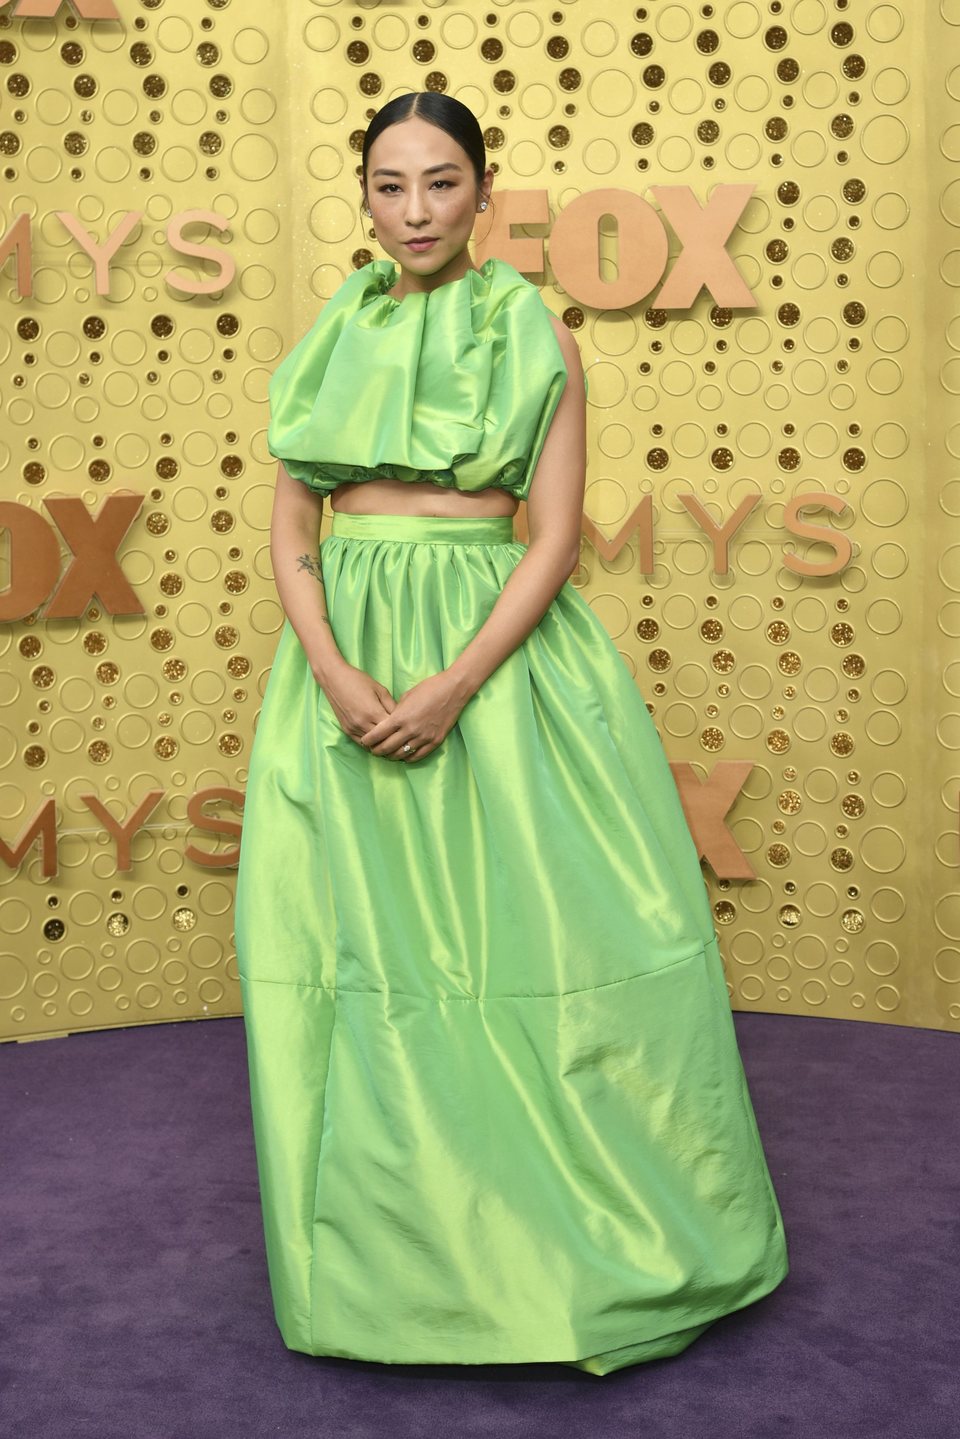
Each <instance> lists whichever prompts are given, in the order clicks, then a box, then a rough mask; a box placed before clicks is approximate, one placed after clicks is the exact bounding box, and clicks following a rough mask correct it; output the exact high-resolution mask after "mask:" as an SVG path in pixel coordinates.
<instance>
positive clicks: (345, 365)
mask: <svg viewBox="0 0 960 1439" xmlns="http://www.w3.org/2000/svg"><path fill="white" fill-rule="evenodd" d="M398 277H399V268H398V266H397V265H395V264H394V262H393V261H392V260H371V261H370V263H369V264H367V265H364V266H363V267H362V268H361V269H359V270H355V271H353V273H352V274H350V275H348V276H347V278H346V279H345V280H344V281H343V283H342V284H341V285H340V287H339V288H338V289H337V290H336V292H335V293H334V294H333V295H332V296H331V298H330V299H329V300H328V301H327V302H326V304H325V305H324V307H323V309H322V310H321V312H320V315H319V317H318V319H317V320H316V321H315V323H314V324H313V326H312V328H311V329H310V330H308V331H307V333H306V334H305V335H304V337H303V339H301V340H300V341H299V342H298V343H297V344H296V345H295V346H294V348H293V349H292V350H291V351H290V352H289V353H288V354H287V355H286V356H285V357H284V359H283V360H281V362H280V364H279V365H278V366H277V368H276V369H275V370H274V372H273V375H272V376H271V378H270V385H269V396H270V422H269V426H268V429H267V449H268V450H269V451H270V454H271V455H273V456H274V458H275V459H278V460H282V461H283V464H284V467H285V468H286V469H287V471H288V472H289V473H290V474H291V475H292V476H293V477H294V479H297V480H302V481H303V482H304V484H306V485H308V486H309V487H310V488H311V489H312V490H315V491H317V492H318V493H320V494H328V493H329V492H330V491H331V490H333V489H335V488H336V486H337V485H340V484H343V483H344V481H347V480H350V481H363V480H372V479H376V478H388V479H397V480H406V481H429V482H431V483H433V484H436V485H441V486H443V487H444V488H447V489H457V490H464V491H470V492H475V491H477V490H485V489H490V488H500V489H504V490H508V491H509V492H510V493H511V494H513V495H516V496H517V498H518V499H525V498H526V496H527V493H528V491H529V489H530V484H531V481H532V479H533V474H534V471H535V469H536V464H537V460H538V459H539V456H540V451H541V449H542V448H543V443H544V440H545V439H546V437H547V431H548V429H549V427H550V421H551V420H552V418H553V414H554V411H555V410H556V407H557V404H558V402H559V399H560V395H561V394H562V392H563V388H564V385H565V384H566V380H567V369H566V364H565V362H564V358H563V351H562V350H561V349H560V345H559V343H558V341H557V337H556V335H555V333H554V330H553V325H552V324H551V321H550V312H549V310H548V308H547V306H546V304H545V303H544V301H543V299H542V298H541V295H540V291H539V290H538V288H537V287H536V286H535V285H533V284H531V282H530V281H529V280H526V279H524V278H523V276H522V275H521V274H520V273H519V272H518V271H517V270H515V269H514V268H513V266H512V265H510V264H508V263H507V262H506V261H505V260H500V259H497V258H496V257H492V258H491V259H489V260H487V261H486V262H485V263H484V264H483V266H482V267H481V268H480V269H479V270H473V269H471V270H467V271H466V273H465V274H464V275H462V276H461V277H460V278H459V279H457V280H448V281H447V282H446V283H445V284H443V285H439V286H438V287H437V288H436V289H434V290H430V291H427V292H420V291H414V292H412V293H410V294H408V295H405V296H404V297H403V299H402V300H398V299H396V298H395V297H394V296H392V295H388V294H387V291H388V290H389V289H390V288H391V287H392V286H393V285H394V284H395V283H396V281H397V279H398Z"/></svg>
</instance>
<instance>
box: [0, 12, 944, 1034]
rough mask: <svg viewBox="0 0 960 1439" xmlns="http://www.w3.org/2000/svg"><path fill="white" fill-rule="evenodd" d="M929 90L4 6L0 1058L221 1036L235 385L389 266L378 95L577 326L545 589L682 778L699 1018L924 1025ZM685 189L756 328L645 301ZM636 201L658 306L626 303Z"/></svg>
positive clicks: (249, 587) (243, 620) (251, 439)
mask: <svg viewBox="0 0 960 1439" xmlns="http://www.w3.org/2000/svg"><path fill="white" fill-rule="evenodd" d="M113 10H115V11H116V13H117V16H118V18H110V16H111V11H113ZM44 14H46V15H47V16H48V17H49V18H36V17H38V16H43V15H44ZM958 56H960V0H939V3H937V4H930V5H923V6H920V5H913V6H907V5H906V4H905V3H900V4H889V3H877V4H874V3H870V0H849V3H843V0H836V3H833V4H831V3H827V0H786V3H782V4H781V3H770V4H760V3H754V0H720V3H717V4H714V5H694V4H688V3H683V4H680V3H667V0H651V3H649V4H647V5H643V6H638V7H631V6H626V5H624V6H606V7H598V6H595V5H592V4H589V3H584V0H570V3H556V4H551V5H547V4H539V3H535V4H530V3H522V0H517V3H493V0H488V3H485V4H479V3H478V4H466V5H464V4H459V5H453V4H442V3H434V4H430V3H412V0H411V3H402V0H395V3H381V4H376V3H370V4H366V5H357V4H346V3H337V0H330V3H322V0H288V3H285V4H283V5H277V6H268V5H263V6H260V7H251V6H249V5H246V4H240V3H238V0H234V3H231V0H207V3H202V0H115V5H111V4H110V3H109V0H88V3H87V4H86V5H83V4H80V3H79V0H77V3H76V4H75V5H74V4H70V3H67V4H63V5H60V6H59V7H58V6H57V4H56V0H19V5H18V4H17V3H13V4H7V5H5V6H0V75H2V82H3V87H4V97H5V104H4V110H3V114H2V117H0V153H2V163H3V170H4V180H5V185H4V192H3V212H2V219H3V231H4V234H5V242H4V251H3V254H4V263H3V284H2V288H3V299H4V305H3V329H2V347H3V348H2V355H0V360H2V367H3V380H4V384H3V390H2V397H3V416H4V426H3V431H2V434H0V469H2V472H3V476H4V481H5V483H4V488H3V491H2V500H0V504H2V512H0V513H2V521H3V524H4V526H6V529H7V533H6V535H5V538H4V543H3V547H2V565H3V569H4V577H3V585H4V586H5V587H6V594H5V595H4V596H3V603H4V612H3V618H4V624H3V626H2V631H0V642H2V647H3V665H2V678H0V688H2V696H3V705H4V717H3V721H2V731H0V736H2V737H0V767H2V776H0V839H2V845H3V848H2V854H3V858H4V860H5V864H4V866H3V870H2V876H3V892H2V895H0V920H2V925H0V929H2V939H0V1036H2V1037H3V1038H7V1039H10V1038H13V1039H28V1038H39V1037H44V1036H50V1035H55V1034H64V1033H68V1032H72V1031H77V1030H83V1029H97V1028H103V1027H107V1026H117V1025H130V1024H142V1023H154V1022H157V1021H161V1020H177V1019H184V1018H190V1017H196V1018H201V1017H215V1016H223V1015H235V1014H238V1013H239V1012H240V997H239V986H238V982H237V972H236V961H235V955H234V951H233V934H232V924H231V914H232V900H233V886H234V882H235V877H236V859H237V837H238V828H239V819H240V816H241V812H242V795H243V786H244V782H245V778H246V765H247V762H248V757H249V753H250V746H251V741H252V738H253V734H254V730H255V724H256V716H257V710H258V705H259V702H260V699H261V697H262V694H263V690H264V686H265V684H266V680H267V676H268V673H269V666H270V662H271V657H272V654H273V651H274V648H275V645H276V642H277V638H278V634H279V630H280V628H281V625H282V622H283V615H282V612H281V610H280V607H279V604H278V601H277V597H276V592H275V589H274V587H273V583H272V579H271V573H270V563H269V551H268V542H269V519H270V506H271V499H272V487H273V482H274V471H275V465H274V463H273V461H272V460H271V459H270V457H269V455H268V453H267V450H266V446H265V431H266V423H267V408H266V392H267V381H268V379H269V377H270V374H271V372H272V370H273V368H274V367H275V365H276V363H277V362H278V360H279V359H280V357H281V356H282V354H283V353H284V352H285V351H286V350H287V349H288V348H289V347H290V346H291V345H292V344H293V343H294V342H295V341H296V340H297V339H298V338H299V337H300V336H301V335H302V334H303V333H304V331H305V330H306V329H307V327H308V326H309V325H310V324H311V323H312V321H313V319H314V318H315V316H316V314H317V313H318V311H319V309H320V306H321V305H322V303H323V301H324V300H325V299H326V298H327V297H328V296H329V295H331V294H332V293H333V291H334V290H335V289H336V287H337V285H338V284H339V282H340V281H341V279H342V278H343V277H344V275H345V274H347V273H348V272H349V270H350V269H351V267H352V266H354V265H357V264H362V263H364V261H365V260H367V259H369V258H371V257H372V256H378V255H380V254H381V253H382V252H381V251H379V250H378V248H377V247H376V244H375V241H374V240H373V238H372V237H371V235H370V234H368V233H367V232H365V231H364V229H363V228H362V226H361V217H360V214H359V208H358V203H357V200H358V187H357V182H356V173H357V165H358V161H359V149H360V143H361V139H362V134H363V131H364V128H365V126H366V125H367V123H368V122H369V119H370V117H371V116H372V115H373V114H374V113H375V111H376V109H377V107H378V106H380V105H382V104H383V103H384V102H385V101H387V100H388V99H390V98H391V97H392V96H393V95H395V94H397V93H400V92H402V91H406V90H410V89H441V90H446V91H448V92H449V93H451V94H454V95H456V96H457V97H458V98H460V99H461V100H463V101H465V102H466V103H467V104H468V105H469V106H470V107H471V108H472V109H473V110H474V111H475V113H476V114H477V115H478V117H479V118H480V121H481V124H482V126H483V129H484V133H485V139H486V142H487V146H488V156H489V159H490V161H491V162H492V164H493V165H494V167H495V169H496V172H497V178H496V182H495V187H494V199H495V201H496V202H499V203H498V205H497V213H498V215H499V220H498V222H497V223H498V224H499V225H500V227H501V228H500V230H499V232H498V233H496V234H495V236H494V237H493V239H494V242H495V246H498V247H499V252H500V253H502V254H503V256H504V258H507V259H512V260H513V262H514V263H516V262H517V259H518V258H520V259H521V260H524V263H523V264H520V265H518V268H523V269H524V272H525V273H528V274H529V278H530V279H532V280H533V281H534V282H535V283H537V284H540V285H542V287H543V294H544V297H545V299H546V301H547V303H548V304H549V305H550V306H551V308H552V309H553V310H554V311H555V312H556V313H557V314H560V315H562V316H563V317H564V318H565V319H566V321H567V323H568V324H570V325H571V326H572V327H573V328H574V329H575V331H576V333H577V338H578V340H579V343H580V346H581V351H582V355H583V360H584V364H585V367H586V369H587V375H588V381H589V470H588V484H587V491H586V500H585V507H584V522H583V528H584V538H583V542H582V554H581V564H580V567H579V569H578V571H577V572H576V573H575V574H574V576H573V577H572V580H573V583H574V584H576V585H577V586H578V587H579V588H580V589H581V590H582V593H583V594H584V596H585V597H586V598H587V600H588V601H589V602H590V603H591V604H592V605H593V606H594V607H595V609H596V611H597V613H598V614H599V616H600V617H601V619H602V620H603V623H604V624H605V626H606V627H607V629H608V631H609V633H610V634H611V636H612V637H613V639H614V641H615V643H616V644H617V646H618V648H619V649H620V652H621V653H622V655H623V658H624V660H625V662H626V663H627V665H628V666H629V668H630V670H631V672H632V673H633V674H634V675H635V676H636V680H637V683H638V684H639V686H640V688H641V690H642V691H643V694H644V697H645V698H646V700H647V702H648V704H649V707H650V710H651V713H652V714H653V717H654V720H655V722H656V724H657V727H658V729H659V732H660V734H661V737H662V739H663V742H664V746H665V750H666V752H667V756H668V758H669V760H670V762H671V764H672V765H673V768H674V773H675V775H676V776H677V779H678V783H679V784H680V786H681V794H682V795H683V798H684V803H685V805H686V807H687V813H688V818H689V819H690V821H691V828H692V830H693V832H694V834H695V837H696V838H697V840H698V842H699V843H700V844H701V846H702V849H703V853H704V859H705V863H704V876H705V880H706V882H707V884H708V886H709V890H710V894H711V898H712V901H713V904H714V912H715V916H716V922H717V927H718V931H719V934H720V937H721V941H722V945H723V951H724V959H725V964H726V970H727V979H728V983H729V986H730V992H731V999H732V1003H733V1005H734V1007H735V1008H737V1009H757V1010H765V1011H772V1012H776V1013H793V1014H819V1015H829V1016H838V1017H842V1018H848V1019H862V1020H870V1021H874V1022H879V1023H893V1024H907V1025H918V1026H929V1027H933V1028H941V1029H953V1028H958V1027H960V895H958V893H957V886H956V875H957V865H958V799H960V761H958V751H960V649H958V645H957V639H958V636H960V532H958V525H957V517H958V515H960V469H958V458H960V413H958V407H957V399H956V397H957V394H958V393H960V317H958V294H960V170H958V160H960V65H958V64H956V63H955V62H956V60H957V57H958ZM723 186H747V187H752V191H751V192H750V196H749V199H748V201H747V203H746V205H745V208H744V207H740V208H741V210H742V213H740V215H739V218H738V220H737V223H736V225H735V227H734V228H733V230H732V232H731V233H730V234H729V237H728V238H727V239H726V241H725V251H726V254H727V255H728V256H729V257H730V258H731V259H732V261H733V264H734V266H735V268H736V272H737V273H738V274H739V276H740V277H741V279H742V281H743V282H744V284H745V286H746V287H747V289H748V290H749V292H750V296H751V297H752V301H751V303H747V304H742V305H736V306H732V307H728V306H725V305H724V304H723V303H718V300H717V297H716V296H715V295H714V294H711V293H710V291H709V289H707V288H701V289H700V291H699V293H698V294H697V295H696V296H695V297H694V298H692V299H690V300H689V302H686V303H683V304H682V305H679V306H676V307H674V308H663V307H659V308H658V305H657V299H658V294H659V292H660V290H661V288H662V285H663V283H664V282H665V281H668V280H669V277H670V275H671V273H672V272H673V269H674V267H675V266H677V265H678V264H679V263H680V261H681V257H682V255H683V252H684V250H685V249H687V250H690V249H691V247H692V249H693V250H694V251H695V249H696V244H697V237H696V230H697V227H696V226H694V227H693V228H692V230H691V229H690V227H689V226H688V233H687V235H686V236H681V234H678V232H677V231H676V230H675V229H674V228H673V226H672V225H671V223H670V221H669V220H668V218H667V211H668V209H670V211H671V214H672V213H674V210H675V204H674V205H673V206H671V205H670V203H669V202H670V201H671V199H673V200H674V201H675V202H676V197H678V196H682V195H683V193H686V192H684V191H682V190H681V188H680V187H687V191H688V192H689V196H692V197H695V200H696V203H697V205H698V206H699V207H701V208H702V209H703V210H704V211H706V209H707V207H708V204H709V202H710V201H711V197H712V196H714V197H715V196H716V195H718V194H719V193H720V189H719V187H723ZM598 191H615V192H618V196H619V199H617V196H614V197H613V199H612V200H611V202H610V206H609V209H607V210H604V209H603V207H601V208H600V211H599V216H600V218H599V227H598V224H597V220H596V218H595V219H594V220H593V221H591V222H590V225H586V224H585V222H584V220H583V217H584V216H585V215H589V214H590V213H592V211H591V210H590V194H591V192H598ZM536 192H545V195H541V196H540V197H539V200H540V203H541V209H540V210H539V211H538V209H537V208H536V206H537V204H538V196H537V193H536ZM658 195H659V199H658ZM606 198H607V199H610V197H609V196H608V197H606ZM631 198H633V199H634V200H636V199H639V198H642V199H643V200H644V201H646V206H638V205H635V206H634V208H633V209H631V207H630V204H629V203H628V202H629V201H630V200H631ZM596 200H597V197H596V195H594V201H596ZM660 200H662V201H663V202H664V203H662V204H661V203H660ZM578 201H579V206H580V208H579V211H578V210H577V209H573V210H570V207H571V206H573V205H575V204H576V203H577V202H578ZM677 203H679V202H677ZM531 207H532V208H531ZM596 208H597V206H596V204H595V203H594V205H593V209H594V210H596ZM647 209H649V210H650V215H652V216H653V218H654V220H656V216H659V221H660V222H662V229H663V233H664V236H665V239H666V242H667V243H666V247H665V248H666V249H667V252H668V253H667V256H666V264H665V266H664V278H663V279H662V280H660V281H658V283H657V284H656V285H654V286H653V287H652V289H651V290H650V293H649V294H646V295H644V296H643V297H642V298H640V299H637V300H635V301H634V302H631V303H629V304H627V305H626V306H624V305H622V304H621V303H619V301H617V300H616V296H617V293H618V290H617V284H618V277H619V278H622V277H623V276H624V275H625V274H626V272H627V258H628V256H629V255H632V256H633V257H634V258H636V255H637V253H638V244H639V243H640V242H639V241H638V237H637V234H636V233H633V235H632V238H631V233H632V232H631V228H630V227H631V225H632V224H633V223H634V219H635V218H636V216H637V215H639V214H640V212H641V211H642V212H643V213H644V214H646V212H647ZM568 211H569V214H568V222H561V227H560V230H559V231H558V240H557V259H558V266H557V268H558V270H561V271H562V272H563V273H565V274H566V272H565V271H563V267H562V266H561V265H560V263H559V262H560V256H561V249H560V244H561V237H562V233H563V224H564V223H567V240H568V241H569V238H570V236H571V235H572V236H573V237H574V240H575V241H577V239H578V236H579V241H578V243H580V245H581V249H582V253H581V254H580V256H579V259H578V257H577V255H576V254H575V255H574V270H576V266H577V264H579V279H576V278H575V282H574V281H571V280H569V279H568V284H573V283H575V284H576V285H577V286H579V288H580V291H581V293H580V294H577V293H571V292H570V290H565V289H563V288H562V287H561V285H560V283H559V281H558V280H557V276H556V272H555V271H554V269H553V267H552V265H551V261H550V250H551V232H552V230H553V228H554V226H555V225H556V224H557V223H558V221H560V217H561V216H562V215H563V214H564V213H565V212H568ZM653 212H656V215H654V213H653ZM578 213H579V215H580V217H581V219H580V222H579V230H578V229H577V224H576V223H574V222H573V218H572V217H575V216H576V215H577V214H578ZM511 214H512V215H513V217H514V224H513V226H512V228H511V227H510V226H509V225H506V224H505V223H504V221H505V220H506V219H508V218H510V216H511ZM604 216H605V218H604ZM614 217H615V218H614ZM647 218H650V216H648V217H647ZM658 223H659V222H658ZM571 227H572V228H571ZM591 227H592V228H591ZM598 228H599V240H598V239H597V235H598ZM682 229H683V226H682V225H681V226H680V230H681V231H682ZM644 233H645V235H646V236H647V237H649V234H652V233H654V232H653V231H649V230H648V231H645V232H644ZM657 233H659V231H657ZM531 241H532V242H533V243H532V244H528V242H531ZM647 243H648V238H647V239H644V241H643V245H646V244H647ZM643 245H640V249H642V248H643ZM591 247H592V249H593V251H598V254H599V260H598V258H597V254H596V253H594V254H592V255H591V253H590V251H591ZM574 249H575V250H576V245H575V246H574ZM644 253H645V254H647V255H648V257H649V251H644ZM540 255H543V256H545V257H546V258H545V269H544V271H543V273H539V272H537V271H534V270H530V269H529V268H528V267H529V265H530V264H531V261H530V259H529V258H526V257H530V256H533V257H537V256H540ZM532 263H537V264H539V263H540V261H539V260H537V259H534V261H533V262H532ZM591 263H592V267H593V276H592V285H591V283H590V280H591V277H590V274H589V271H590V264H591ZM598 266H599V268H598ZM568 268H569V266H568ZM707 269H709V266H707ZM571 273H573V272H571ZM598 282H599V283H600V284H603V285H606V286H608V287H609V288H608V290H606V291H604V293H606V294H609V295H611V296H612V297H614V301H615V302H614V303H613V304H606V305H605V304H604V303H603V296H602V295H599V296H598V293H597V286H598ZM585 294H590V295H592V297H593V299H594V300H598V301H599V302H598V303H586V302H585V301H584V298H583V297H584V295H585ZM810 495H814V496H820V497H821V501H820V504H819V507H818V506H817V505H814V506H813V507H812V508H805V509H804V510H803V512H802V514H801V513H800V512H799V507H798V505H797V503H796V501H797V499H798V497H800V496H810ZM745 501H749V502H750V503H748V504H746V505H744V502H745ZM792 502H793V503H792ZM808 503H809V502H808ZM741 505H743V506H744V509H743V512H742V514H740V519H739V521H738V523H737V525H736V526H735V527H734V529H733V530H732V531H731V533H730V535H729V537H728V539H729V543H728V545H727V546H726V561H724V557H723V553H722V552H723V549H724V547H723V545H722V544H716V545H715V544H714V542H713V538H711V535H710V532H711V530H712V529H720V528H722V527H723V526H724V525H725V524H726V523H727V522H728V521H729V520H730V519H731V517H732V516H734V514H735V512H738V507H740V506H741ZM94 520H97V521H100V522H102V528H100V529H99V530H97V529H96V527H95V526H94V524H93V521H94ZM800 522H802V523H800ZM328 526H329V515H327V516H326V517H325V519H324V528H323V532H324V533H325V532H326V531H327V528H328ZM517 526H518V529H517V533H518V535H519V536H520V537H521V538H523V537H525V521H524V507H523V506H521V511H520V514H519V516H518V521H517ZM804 526H806V527H807V528H806V529H805V528H804ZM810 526H813V527H815V528H814V530H813V532H812V533H811V532H810V530H809V527H810ZM818 570H819V573H817V571H818ZM811 571H813V572H812V573H811ZM263 882H264V883H265V884H268V883H269V882H270V876H269V875H264V876H263ZM304 902H305V903H309V896H308V895H305V896H304Z"/></svg>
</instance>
